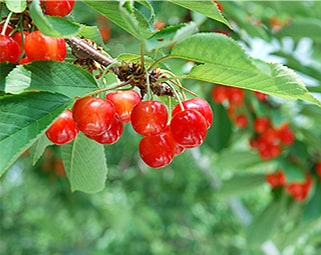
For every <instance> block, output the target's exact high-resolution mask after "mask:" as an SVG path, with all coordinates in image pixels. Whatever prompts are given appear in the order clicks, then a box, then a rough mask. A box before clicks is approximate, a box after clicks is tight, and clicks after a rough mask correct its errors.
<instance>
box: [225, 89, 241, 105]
mask: <svg viewBox="0 0 321 255" xmlns="http://www.w3.org/2000/svg"><path fill="white" fill-rule="evenodd" d="M228 99H229V102H230V103H231V104H234V105H236V106H240V105H242V104H243V100H244V90H243V89H240V88H234V87H228Z"/></svg>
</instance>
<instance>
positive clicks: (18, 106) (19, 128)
mask: <svg viewBox="0 0 321 255" xmlns="http://www.w3.org/2000/svg"><path fill="white" fill-rule="evenodd" d="M70 103H71V100H70V98H68V97H66V96H64V95H60V94H53V93H47V92H28V93H23V94H20V95H7V96H2V97H0V150H1V157H0V176H1V175H2V174H3V173H4V172H5V171H6V170H8V168H9V167H10V166H11V165H12V164H13V163H14V162H15V161H16V160H17V159H18V157H19V156H20V155H21V153H22V152H24V151H25V150H26V149H27V148H29V147H30V146H31V145H32V144H33V143H34V142H35V141H36V140H37V139H38V138H39V137H40V136H41V133H42V132H44V131H45V130H46V129H47V128H48V126H49V125H50V124H51V123H52V121H53V120H54V119H55V118H56V117H57V116H59V115H60V114H61V113H62V112H63V111H64V110H65V109H66V108H67V107H68V105H69V104H70Z"/></svg>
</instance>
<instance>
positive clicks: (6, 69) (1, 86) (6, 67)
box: [0, 62, 15, 92]
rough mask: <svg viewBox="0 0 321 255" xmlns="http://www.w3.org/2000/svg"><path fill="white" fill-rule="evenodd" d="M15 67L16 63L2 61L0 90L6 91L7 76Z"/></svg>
mask: <svg viewBox="0 0 321 255" xmlns="http://www.w3.org/2000/svg"><path fill="white" fill-rule="evenodd" d="M14 67H15V65H14V64H12V63H8V62H6V63H4V62H2V63H0V92H1V91H3V92H4V91H5V84H6V76H7V75H8V73H10V72H11V71H12V69H13V68H14Z"/></svg>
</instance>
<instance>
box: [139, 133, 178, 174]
mask: <svg viewBox="0 0 321 255" xmlns="http://www.w3.org/2000/svg"><path fill="white" fill-rule="evenodd" d="M175 150H176V143H175V141H174V139H173V138H172V136H171V135H169V134H168V133H160V134H156V135H150V136H146V137H144V138H142V140H141V141H140V143H139V154H140V156H141V158H142V160H143V161H144V162H145V163H146V164H147V165H148V166H150V167H153V168H161V167H165V166H167V165H169V164H170V163H171V162H172V161H173V159H174V157H175Z"/></svg>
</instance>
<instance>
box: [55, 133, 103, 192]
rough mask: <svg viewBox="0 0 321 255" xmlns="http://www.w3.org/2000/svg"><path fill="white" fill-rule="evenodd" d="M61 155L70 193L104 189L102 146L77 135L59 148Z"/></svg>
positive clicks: (81, 134)
mask: <svg viewBox="0 0 321 255" xmlns="http://www.w3.org/2000/svg"><path fill="white" fill-rule="evenodd" d="M61 155H62V158H63V161H64V165H65V168H66V172H67V177H68V180H69V182H70V185H71V190H72V191H76V190H79V191H83V192H86V193H95V192H98V191H101V190H102V189H103V188H104V187H105V181H106V178H107V163H106V157H105V151H104V146H103V145H102V144H99V143H97V142H96V141H94V140H91V139H89V138H87V137H86V136H85V135H84V134H83V133H79V134H78V136H77V137H76V139H75V140H74V141H73V142H72V143H70V144H66V145H63V146H62V147H61Z"/></svg>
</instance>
